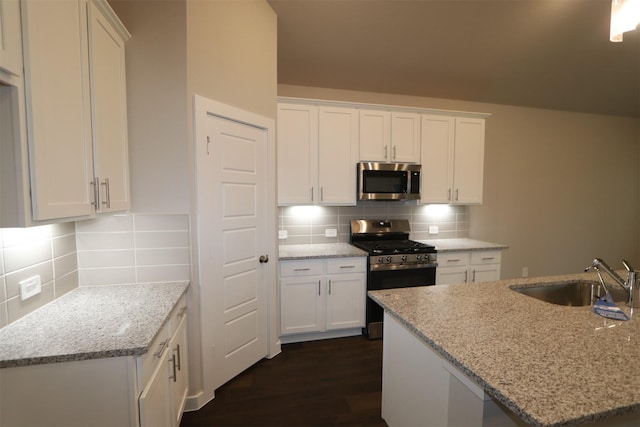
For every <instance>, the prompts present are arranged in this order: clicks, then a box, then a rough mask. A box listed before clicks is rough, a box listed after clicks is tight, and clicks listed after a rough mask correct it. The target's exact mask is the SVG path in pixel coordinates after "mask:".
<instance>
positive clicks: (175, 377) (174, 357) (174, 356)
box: [169, 354, 178, 383]
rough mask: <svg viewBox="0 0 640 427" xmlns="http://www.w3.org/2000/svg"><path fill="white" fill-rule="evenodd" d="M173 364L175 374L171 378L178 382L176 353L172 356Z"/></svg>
mask: <svg viewBox="0 0 640 427" xmlns="http://www.w3.org/2000/svg"><path fill="white" fill-rule="evenodd" d="M171 365H172V369H173V375H170V376H169V379H170V380H173V382H174V383H175V382H177V381H178V375H177V373H176V370H177V369H176V355H175V354H174V355H173V356H171Z"/></svg>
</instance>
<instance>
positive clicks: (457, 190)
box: [456, 188, 460, 202]
mask: <svg viewBox="0 0 640 427" xmlns="http://www.w3.org/2000/svg"><path fill="white" fill-rule="evenodd" d="M459 191H460V189H458V188H456V202H457V201H458V192H459Z"/></svg>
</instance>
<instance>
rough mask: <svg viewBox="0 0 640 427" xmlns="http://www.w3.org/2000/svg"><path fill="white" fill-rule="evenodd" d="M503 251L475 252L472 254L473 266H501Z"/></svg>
mask: <svg viewBox="0 0 640 427" xmlns="http://www.w3.org/2000/svg"><path fill="white" fill-rule="evenodd" d="M501 258H502V251H499V250H498V251H474V252H471V264H473V265H482V264H500V261H501Z"/></svg>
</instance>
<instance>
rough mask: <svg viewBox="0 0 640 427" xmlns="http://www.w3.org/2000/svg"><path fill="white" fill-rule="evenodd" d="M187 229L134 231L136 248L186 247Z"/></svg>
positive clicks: (187, 243) (187, 239)
mask: <svg viewBox="0 0 640 427" xmlns="http://www.w3.org/2000/svg"><path fill="white" fill-rule="evenodd" d="M187 247H189V232H188V231H141V232H137V233H136V248H139V249H142V248H187Z"/></svg>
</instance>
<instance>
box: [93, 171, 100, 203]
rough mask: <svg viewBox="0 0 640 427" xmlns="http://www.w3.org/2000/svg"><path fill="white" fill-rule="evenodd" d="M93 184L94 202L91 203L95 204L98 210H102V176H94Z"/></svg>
mask: <svg viewBox="0 0 640 427" xmlns="http://www.w3.org/2000/svg"><path fill="white" fill-rule="evenodd" d="M91 185H93V203H91V204H92V205H94V206H95V208H96V211H98V210H100V178H98V177H97V176H96V177H95V178H93V181H91Z"/></svg>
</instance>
